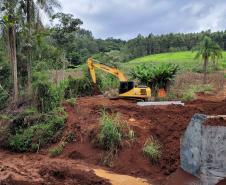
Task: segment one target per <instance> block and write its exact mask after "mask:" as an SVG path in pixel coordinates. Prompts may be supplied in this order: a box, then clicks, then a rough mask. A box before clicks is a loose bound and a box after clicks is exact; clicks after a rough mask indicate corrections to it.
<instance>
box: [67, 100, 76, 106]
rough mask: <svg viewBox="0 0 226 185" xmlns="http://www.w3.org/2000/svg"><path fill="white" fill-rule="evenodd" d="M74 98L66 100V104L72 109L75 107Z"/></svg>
mask: <svg viewBox="0 0 226 185" xmlns="http://www.w3.org/2000/svg"><path fill="white" fill-rule="evenodd" d="M76 100H77V99H76V98H70V99H67V100H66V102H67V103H68V104H69V105H70V106H72V107H74V106H75V105H76Z"/></svg>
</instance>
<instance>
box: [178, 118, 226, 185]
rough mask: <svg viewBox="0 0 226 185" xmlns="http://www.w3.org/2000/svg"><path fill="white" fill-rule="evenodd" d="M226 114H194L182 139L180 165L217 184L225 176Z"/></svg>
mask: <svg viewBox="0 0 226 185" xmlns="http://www.w3.org/2000/svg"><path fill="white" fill-rule="evenodd" d="M225 118H226V116H225V115H219V116H207V115H202V114H195V115H194V116H193V117H192V119H191V121H190V123H189V125H188V127H187V129H186V131H185V133H184V135H183V137H182V138H181V153H180V156H181V167H182V169H184V170H185V171H187V172H188V173H191V174H192V175H195V176H196V177H198V178H199V179H200V182H201V184H202V185H216V184H217V183H218V182H220V181H221V180H222V179H224V178H226V120H225Z"/></svg>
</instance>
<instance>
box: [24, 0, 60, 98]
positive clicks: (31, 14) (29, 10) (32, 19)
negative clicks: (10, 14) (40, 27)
mask: <svg viewBox="0 0 226 185" xmlns="http://www.w3.org/2000/svg"><path fill="white" fill-rule="evenodd" d="M21 8H22V9H23V11H24V13H25V15H26V27H27V44H26V47H27V51H28V52H27V58H28V63H27V72H28V94H29V95H31V81H32V69H31V65H32V64H31V63H32V38H31V37H32V31H33V30H34V29H35V26H36V25H35V24H36V23H37V22H40V20H41V19H40V16H39V15H40V14H39V12H40V10H43V11H44V12H45V13H46V14H47V15H48V16H51V15H52V14H53V12H54V8H60V4H59V3H58V1H57V0H22V1H21Z"/></svg>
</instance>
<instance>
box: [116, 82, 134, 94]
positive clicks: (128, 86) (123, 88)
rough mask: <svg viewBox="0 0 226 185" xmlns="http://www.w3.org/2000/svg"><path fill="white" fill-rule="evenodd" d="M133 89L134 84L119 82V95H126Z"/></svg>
mask: <svg viewBox="0 0 226 185" xmlns="http://www.w3.org/2000/svg"><path fill="white" fill-rule="evenodd" d="M133 88H134V82H120V87H119V94H123V93H126V92H128V91H130V90H131V89H133Z"/></svg>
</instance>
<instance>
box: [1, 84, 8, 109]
mask: <svg viewBox="0 0 226 185" xmlns="http://www.w3.org/2000/svg"><path fill="white" fill-rule="evenodd" d="M8 99H9V94H8V92H7V91H6V90H5V89H3V87H1V86H0V110H1V109H2V108H4V107H5V106H6V105H7V100H8Z"/></svg>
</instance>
